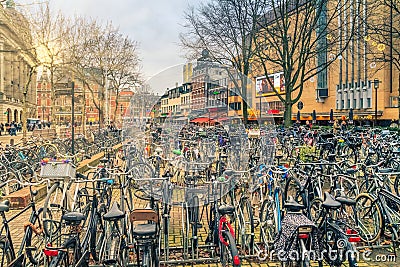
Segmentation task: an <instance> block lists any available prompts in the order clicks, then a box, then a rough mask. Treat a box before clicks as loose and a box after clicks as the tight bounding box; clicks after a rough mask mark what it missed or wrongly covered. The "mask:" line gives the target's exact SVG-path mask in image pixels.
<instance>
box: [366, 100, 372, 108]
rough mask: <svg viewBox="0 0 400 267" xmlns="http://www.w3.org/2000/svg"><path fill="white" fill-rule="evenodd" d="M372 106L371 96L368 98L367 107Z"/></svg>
mask: <svg viewBox="0 0 400 267" xmlns="http://www.w3.org/2000/svg"><path fill="white" fill-rule="evenodd" d="M370 107H371V98H367V108H370Z"/></svg>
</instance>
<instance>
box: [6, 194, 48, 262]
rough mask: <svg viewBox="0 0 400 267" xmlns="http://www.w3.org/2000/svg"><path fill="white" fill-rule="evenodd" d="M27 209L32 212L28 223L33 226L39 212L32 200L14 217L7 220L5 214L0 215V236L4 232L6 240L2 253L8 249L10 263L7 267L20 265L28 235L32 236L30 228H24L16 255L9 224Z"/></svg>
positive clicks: (23, 259) (23, 258)
mask: <svg viewBox="0 0 400 267" xmlns="http://www.w3.org/2000/svg"><path fill="white" fill-rule="evenodd" d="M29 209H31V210H32V212H31V215H30V217H29V222H30V223H32V224H34V223H35V222H36V220H38V213H39V211H40V210H36V206H35V202H34V201H33V200H31V202H30V203H29V204H28V206H26V207H25V208H24V209H22V210H21V211H19V212H18V213H17V214H15V215H14V216H12V217H11V218H9V219H7V218H6V215H5V212H2V213H1V217H2V221H3V226H2V227H1V229H0V235H2V233H3V232H4V231H5V233H6V234H5V236H6V239H5V246H4V250H3V251H6V250H7V249H10V253H11V259H12V262H11V264H9V267H11V266H14V265H15V266H19V265H20V264H22V263H23V262H24V261H25V253H24V252H25V251H26V250H27V249H28V248H27V247H26V242H27V239H28V237H29V235H32V231H33V230H32V229H31V227H27V228H26V231H25V234H24V236H23V238H22V240H21V245H20V248H19V250H18V252H17V253H16V252H15V248H14V243H13V241H12V237H11V232H10V227H9V223H10V222H12V221H13V220H15V219H16V218H18V217H19V216H20V215H21V214H23V213H25V212H26V211H28V210H29ZM4 256H5V254H3V257H2V259H1V266H3V265H4ZM28 258H29V257H28ZM29 260H30V259H29Z"/></svg>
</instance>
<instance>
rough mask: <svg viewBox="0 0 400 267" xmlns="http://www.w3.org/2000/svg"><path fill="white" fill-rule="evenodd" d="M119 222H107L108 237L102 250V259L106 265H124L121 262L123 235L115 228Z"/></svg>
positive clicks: (106, 231)
mask: <svg viewBox="0 0 400 267" xmlns="http://www.w3.org/2000/svg"><path fill="white" fill-rule="evenodd" d="M114 223H115V224H117V222H108V223H106V230H105V233H106V234H105V235H106V236H107V238H106V239H105V240H104V244H103V246H102V251H101V252H100V261H101V262H102V263H103V264H104V265H119V266H122V265H121V264H120V263H121V260H122V259H121V255H122V253H121V236H120V235H119V234H118V231H115V230H114V228H115V227H117V228H118V225H115V226H114V225H113V224H114Z"/></svg>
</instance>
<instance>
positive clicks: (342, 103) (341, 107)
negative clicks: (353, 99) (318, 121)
mask: <svg viewBox="0 0 400 267" xmlns="http://www.w3.org/2000/svg"><path fill="white" fill-rule="evenodd" d="M343 107H344V100H342V102H341V103H340V107H339V109H343Z"/></svg>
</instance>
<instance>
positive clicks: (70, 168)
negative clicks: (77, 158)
mask: <svg viewBox="0 0 400 267" xmlns="http://www.w3.org/2000/svg"><path fill="white" fill-rule="evenodd" d="M75 173H76V169H75V166H74V165H72V164H71V163H69V162H59V161H54V162H49V163H47V164H45V165H42V167H41V170H40V176H41V177H43V178H66V177H69V178H74V177H75Z"/></svg>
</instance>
